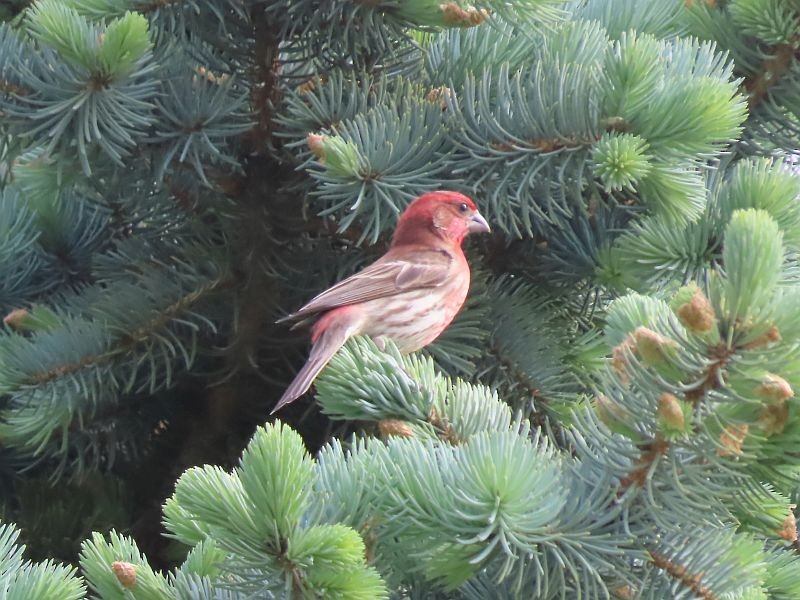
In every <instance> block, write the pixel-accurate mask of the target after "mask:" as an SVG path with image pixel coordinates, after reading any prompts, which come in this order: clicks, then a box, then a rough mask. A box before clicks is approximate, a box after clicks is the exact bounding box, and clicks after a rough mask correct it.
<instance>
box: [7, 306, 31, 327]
mask: <svg viewBox="0 0 800 600" xmlns="http://www.w3.org/2000/svg"><path fill="white" fill-rule="evenodd" d="M29 315H30V313H29V312H28V309H26V308H15V309H14V310H12V311H11V312H10V313H8V314H7V315H6V316H5V317H3V323H5V324H6V325H8V326H9V327H10V328H11V329H14V330H18V329H22V328H23V327H24V325H25V321H26V320H27V319H28V316H29Z"/></svg>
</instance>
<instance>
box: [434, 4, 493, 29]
mask: <svg viewBox="0 0 800 600" xmlns="http://www.w3.org/2000/svg"><path fill="white" fill-rule="evenodd" d="M439 10H441V11H442V16H443V17H444V22H445V23H446V24H448V25H452V26H455V27H474V26H475V25H480V24H481V23H483V22H484V21H485V20H486V19H487V18H488V17H489V12H488V11H487V10H486V9H485V8H475V7H474V6H468V7H467V8H461V7H460V6H459V5H458V4H456V3H455V2H448V3H447V4H440V5H439Z"/></svg>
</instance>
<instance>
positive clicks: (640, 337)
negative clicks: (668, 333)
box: [633, 327, 677, 366]
mask: <svg viewBox="0 0 800 600" xmlns="http://www.w3.org/2000/svg"><path fill="white" fill-rule="evenodd" d="M633 338H634V339H635V340H636V350H637V351H638V352H639V356H641V357H642V360H643V361H644V362H645V363H646V364H648V365H651V366H652V365H657V364H659V363H661V362H663V361H664V360H665V359H666V357H667V351H668V350H670V349H672V348H675V347H676V346H677V344H676V343H675V341H674V340H671V339H669V338H666V337H664V336H663V335H660V334H658V333H656V332H655V331H653V330H652V329H648V328H647V327H637V328H636V329H635V330H634V332H633Z"/></svg>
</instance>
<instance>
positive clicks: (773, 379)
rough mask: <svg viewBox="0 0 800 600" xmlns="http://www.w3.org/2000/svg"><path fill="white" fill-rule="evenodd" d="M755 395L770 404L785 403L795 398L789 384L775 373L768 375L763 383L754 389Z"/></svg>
mask: <svg viewBox="0 0 800 600" xmlns="http://www.w3.org/2000/svg"><path fill="white" fill-rule="evenodd" d="M753 393H754V394H755V395H756V396H758V397H759V398H761V399H762V400H767V401H768V402H784V401H786V400H788V399H789V398H791V397H793V396H794V390H793V389H792V386H790V385H789V382H788V381H786V380H785V379H784V378H783V377H780V376H779V375H774V374H773V373H767V374H766V375H765V376H764V378H763V379H762V380H761V383H760V384H758V385H757V386H756V387H755V388H753Z"/></svg>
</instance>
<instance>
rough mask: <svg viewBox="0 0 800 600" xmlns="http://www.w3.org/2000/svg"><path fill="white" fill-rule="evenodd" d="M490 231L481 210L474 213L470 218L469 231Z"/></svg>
mask: <svg viewBox="0 0 800 600" xmlns="http://www.w3.org/2000/svg"><path fill="white" fill-rule="evenodd" d="M490 231H491V229H490V228H489V224H488V223H487V222H486V219H484V218H483V215H482V214H481V213H479V212H476V213H474V214H473V215H472V218H471V219H470V220H469V232H470V233H489V232H490Z"/></svg>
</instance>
